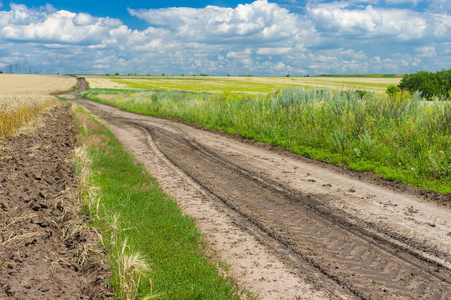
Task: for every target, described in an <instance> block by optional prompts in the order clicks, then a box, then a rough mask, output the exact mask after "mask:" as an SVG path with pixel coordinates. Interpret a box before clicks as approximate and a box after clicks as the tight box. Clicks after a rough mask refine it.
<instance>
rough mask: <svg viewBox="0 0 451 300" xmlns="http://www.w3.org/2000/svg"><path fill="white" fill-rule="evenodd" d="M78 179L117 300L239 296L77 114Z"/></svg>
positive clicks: (191, 225)
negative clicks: (104, 252)
mask: <svg viewBox="0 0 451 300" xmlns="http://www.w3.org/2000/svg"><path fill="white" fill-rule="evenodd" d="M73 118H74V124H75V127H76V129H77V130H78V131H79V132H80V139H79V144H80V146H79V148H78V150H77V152H76V154H77V157H78V159H77V160H76V161H77V163H76V164H75V166H76V173H78V174H79V175H78V176H79V178H80V187H81V188H80V194H82V195H83V198H84V199H85V206H84V213H86V215H88V216H90V223H91V224H92V225H93V226H97V227H99V228H100V231H101V233H102V236H103V239H102V241H103V244H104V246H105V247H106V249H107V250H108V255H109V260H110V262H111V266H112V270H113V276H112V279H111V285H112V286H113V288H114V290H115V291H116V295H117V296H118V298H120V299H135V298H139V299H146V298H147V299H149V298H152V297H155V298H158V299H239V298H240V296H239V295H240V294H241V293H242V291H240V290H238V288H237V286H236V282H235V281H234V280H233V279H231V278H224V277H223V276H221V275H219V272H218V265H217V263H216V262H215V261H214V259H211V258H210V257H208V256H207V255H206V254H205V253H206V252H205V250H206V249H207V245H206V242H205V239H204V237H203V236H202V234H201V233H200V232H199V230H198V229H197V228H196V227H195V222H193V220H192V219H191V218H190V217H189V216H187V215H184V214H183V213H182V212H181V210H180V209H179V207H178V206H177V203H176V202H175V201H174V199H172V198H171V197H169V196H168V195H166V194H164V193H163V192H162V191H161V190H160V189H159V187H158V184H157V183H156V182H155V181H154V180H153V179H152V178H151V177H150V176H149V174H148V173H147V172H146V171H145V170H144V167H143V166H142V165H140V164H136V163H135V161H134V158H133V157H132V156H131V155H130V154H128V153H127V152H126V151H125V150H124V149H123V148H122V146H121V144H120V143H119V141H118V140H117V139H116V138H115V137H114V135H113V134H112V133H111V132H109V131H108V130H107V129H106V128H105V127H104V126H102V125H101V124H100V123H98V122H97V121H96V120H95V119H93V118H92V117H91V116H89V115H88V114H87V113H86V112H85V111H83V110H82V109H81V108H80V107H74V109H73Z"/></svg>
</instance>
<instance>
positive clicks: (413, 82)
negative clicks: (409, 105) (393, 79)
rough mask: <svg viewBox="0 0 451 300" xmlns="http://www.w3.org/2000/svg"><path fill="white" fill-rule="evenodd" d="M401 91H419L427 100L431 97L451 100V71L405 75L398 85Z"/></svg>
mask: <svg viewBox="0 0 451 300" xmlns="http://www.w3.org/2000/svg"><path fill="white" fill-rule="evenodd" d="M399 88H400V89H401V90H407V91H409V92H411V93H413V92H416V91H419V92H421V95H422V96H423V97H425V98H427V99H428V100H431V99H432V98H433V97H439V98H442V99H444V98H451V69H449V70H442V71H438V72H436V73H432V72H426V71H420V72H417V73H413V74H406V75H405V76H404V78H403V79H402V80H401V82H400V84H399Z"/></svg>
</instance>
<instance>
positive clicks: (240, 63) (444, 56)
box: [0, 0, 451, 76]
mask: <svg viewBox="0 0 451 300" xmlns="http://www.w3.org/2000/svg"><path fill="white" fill-rule="evenodd" d="M443 68H445V69H449V68H451V1H449V0H431V1H421V0H349V1H320V0H306V1H297V0H279V1H267V0H256V1H231V0H210V1H208V0H203V1H189V2H187V1H144V0H136V1H106V0H102V1H87V0H79V1H60V0H53V1H52V0H49V1H39V0H38V1H36V0H35V1H20V0H17V1H16V2H9V1H5V0H0V70H1V71H4V72H8V73H9V72H10V71H12V72H16V71H17V72H23V73H28V72H29V71H30V70H31V72H33V73H34V72H36V71H39V72H41V73H91V74H104V73H116V72H119V73H121V74H128V73H133V74H134V73H137V74H161V73H165V74H174V75H175V74H200V73H206V74H211V75H227V74H230V75H245V74H252V75H276V76H284V75H285V74H290V75H292V76H303V75H307V74H309V75H319V74H364V73H412V72H416V71H419V70H427V71H437V70H441V69H443Z"/></svg>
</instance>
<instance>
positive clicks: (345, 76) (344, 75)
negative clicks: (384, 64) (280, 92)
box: [319, 74, 403, 78]
mask: <svg viewBox="0 0 451 300" xmlns="http://www.w3.org/2000/svg"><path fill="white" fill-rule="evenodd" d="M402 76H403V75H400V74H342V75H320V76H319V77H338V78H339V77H342V78H401V77H402Z"/></svg>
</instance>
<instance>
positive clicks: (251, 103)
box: [85, 88, 451, 193]
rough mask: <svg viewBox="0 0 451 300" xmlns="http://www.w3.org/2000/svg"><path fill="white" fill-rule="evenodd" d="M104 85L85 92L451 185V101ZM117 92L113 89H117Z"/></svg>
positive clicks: (432, 185)
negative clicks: (125, 89)
mask: <svg viewBox="0 0 451 300" xmlns="http://www.w3.org/2000/svg"><path fill="white" fill-rule="evenodd" d="M112 93H116V94H117V95H116V96H115V97H111V96H109V97H108V98H107V99H106V98H103V96H102V95H101V94H102V91H99V90H94V91H88V92H87V93H86V94H85V95H86V96H87V97H90V98H92V99H94V100H96V101H99V102H107V103H109V104H112V105H115V106H118V107H121V108H124V109H127V110H130V111H134V112H138V113H144V114H149V115H161V116H167V117H176V118H181V119H183V120H185V121H188V122H196V123H199V124H201V125H203V126H206V127H210V128H214V129H220V130H224V131H227V132H231V133H239V134H240V135H242V136H244V137H248V138H252V139H256V140H260V141H263V142H267V143H271V144H274V145H277V146H281V147H283V148H286V149H289V150H291V151H293V152H296V153H299V154H302V155H305V156H308V157H312V158H316V159H320V160H324V161H327V162H331V163H336V164H346V165H347V166H349V167H351V168H352V169H356V170H359V171H372V172H374V173H377V174H380V175H381V176H383V177H385V178H386V179H390V180H397V181H400V182H404V183H409V184H413V185H417V186H420V187H423V188H428V189H435V190H439V191H440V192H443V193H450V192H451V179H450V177H451V176H450V175H451V167H450V165H451V137H450V133H451V103H450V102H448V101H439V99H435V101H427V102H426V101H423V99H422V98H421V95H420V94H419V93H415V94H413V95H411V94H407V93H396V94H394V95H392V96H387V95H377V94H373V93H359V92H358V91H354V90H348V91H329V90H327V88H326V89H304V88H295V89H284V90H282V91H278V92H274V93H272V94H269V95H267V96H265V95H254V96H249V95H244V94H236V93H223V94H209V93H188V92H165V91H158V90H153V91H145V92H143V91H141V92H137V91H134V92H130V91H128V92H121V91H115V92H112ZM110 94H111V93H110Z"/></svg>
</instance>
